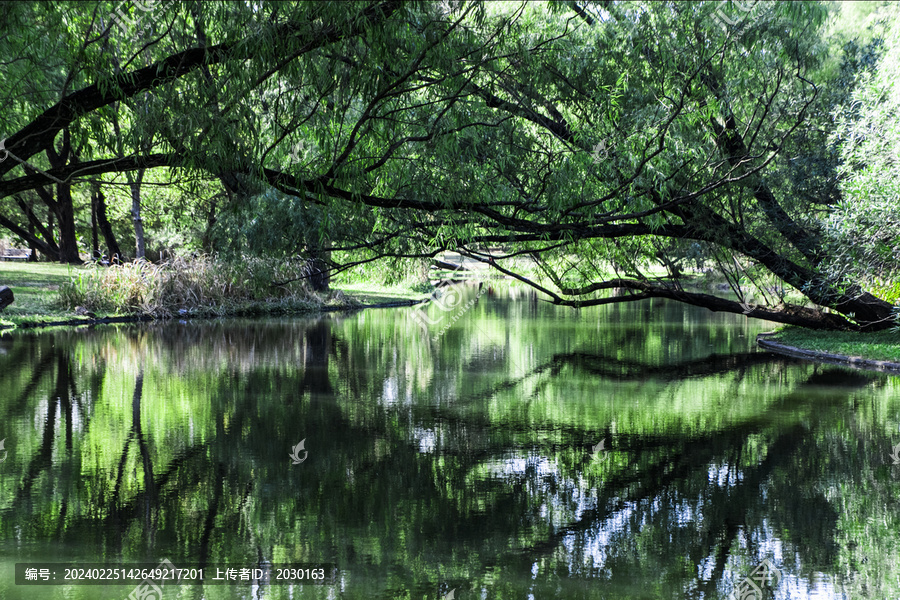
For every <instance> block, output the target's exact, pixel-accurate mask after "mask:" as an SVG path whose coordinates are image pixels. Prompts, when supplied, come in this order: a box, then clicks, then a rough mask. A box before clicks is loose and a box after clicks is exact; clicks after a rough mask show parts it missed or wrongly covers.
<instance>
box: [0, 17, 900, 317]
mask: <svg viewBox="0 0 900 600" xmlns="http://www.w3.org/2000/svg"><path fill="white" fill-rule="evenodd" d="M0 6H2V9H0V10H2V11H3V13H4V16H5V21H4V24H3V25H2V27H3V31H2V32H0V35H2V36H4V38H5V39H9V40H10V43H9V44H8V45H6V46H5V47H4V49H3V50H2V51H0V52H2V53H3V54H2V56H0V58H2V60H3V61H4V62H5V63H6V64H7V65H8V67H9V68H8V69H7V70H6V71H4V73H3V74H2V75H0V95H2V96H0V99H2V100H3V101H4V105H5V106H7V107H8V108H9V110H7V111H6V112H5V113H4V114H3V115H2V116H0V130H2V132H4V133H5V134H6V135H7V139H6V140H5V148H6V150H5V151H6V152H8V156H7V157H6V159H4V161H3V162H0V177H3V179H2V180H0V201H2V203H3V204H2V205H0V225H2V226H4V227H6V228H7V229H8V230H9V231H11V232H12V233H14V234H15V235H17V236H18V237H19V238H21V239H22V240H26V241H27V242H28V243H29V244H30V245H31V246H32V247H34V248H36V249H37V250H39V251H41V252H42V253H43V254H45V255H47V256H49V257H51V258H53V259H57V260H61V261H65V262H77V261H79V260H80V256H79V250H81V249H87V247H88V246H89V245H88V244H87V243H86V242H85V241H84V239H82V240H81V241H79V235H81V236H83V237H86V236H87V235H90V236H91V244H90V246H92V247H93V249H94V250H95V251H96V252H102V249H103V248H106V249H108V253H110V254H114V253H117V252H115V250H114V249H118V248H119V247H120V243H121V247H122V248H127V249H128V251H125V252H124V254H128V255H130V254H131V252H130V249H131V248H134V249H135V251H134V254H136V255H142V254H143V250H142V248H143V247H144V245H145V240H144V236H145V235H147V236H149V238H150V240H149V242H150V243H149V244H148V247H149V248H150V253H149V254H148V256H151V257H152V254H153V252H152V250H153V249H155V248H159V247H161V246H166V247H173V246H175V247H178V246H180V247H182V248H185V249H190V248H193V249H203V250H211V251H221V252H224V253H226V254H228V255H230V256H233V257H236V258H238V259H239V258H240V257H241V256H244V255H246V254H253V255H258V256H266V257H270V258H284V257H293V256H301V257H304V258H305V259H308V260H309V261H310V263H309V264H310V265H312V268H313V271H315V272H317V273H321V272H323V271H326V270H328V269H329V267H330V268H331V269H332V270H339V269H340V268H342V267H345V266H348V265H352V264H364V263H366V262H367V261H371V260H373V259H377V258H380V257H395V258H396V257H401V258H407V259H411V258H422V257H431V256H435V255H437V254H438V253H440V252H441V251H443V250H448V249H450V250H453V249H457V250H460V251H461V252H462V253H463V254H465V255H467V256H469V257H472V258H476V259H478V260H483V261H485V262H488V263H489V264H491V266H493V267H495V268H496V269H498V270H499V271H501V272H503V273H506V274H507V275H510V276H514V277H518V278H519V279H521V280H523V281H526V282H527V283H529V284H531V285H534V286H535V287H537V288H538V289H541V290H542V291H545V292H546V293H547V294H549V295H550V297H551V298H552V299H553V301H554V302H556V303H558V304H569V305H573V306H585V305H590V304H605V303H612V302H627V301H632V300H638V299H643V298H648V297H663V298H670V299H675V300H679V301H683V302H687V303H690V304H695V305H699V306H705V307H707V308H710V309H712V310H721V311H730V312H736V313H744V314H748V315H749V316H752V317H760V318H766V319H769V320H774V321H781V322H789V323H796V324H799V325H803V326H807V327H817V328H830V329H835V328H837V329H882V328H886V327H889V326H891V325H892V324H893V318H892V317H893V315H892V305H891V303H890V301H889V300H893V299H894V297H895V296H893V297H892V296H891V295H890V294H888V293H887V290H888V289H889V288H890V285H888V284H889V283H890V280H891V278H892V277H894V275H895V274H894V273H893V272H892V271H891V269H890V268H889V266H890V265H891V264H892V263H893V262H894V261H893V259H894V257H893V255H891V252H892V251H893V249H894V248H896V244H894V243H893V241H894V239H895V238H893V237H891V236H892V235H893V234H892V232H893V231H896V226H895V225H896V220H892V219H893V216H892V215H895V213H896V198H897V188H896V181H895V178H893V177H891V175H890V173H891V169H890V168H887V169H886V168H885V167H886V166H891V168H895V167H896V164H894V163H893V162H891V161H892V160H893V158H892V157H893V156H896V152H895V151H894V148H896V147H897V135H896V130H895V128H894V130H892V132H878V131H876V130H875V129H873V126H874V125H875V124H878V126H883V127H888V128H890V127H893V126H894V121H895V120H888V121H889V124H887V125H884V123H886V120H885V119H884V118H883V117H885V116H886V115H887V116H889V115H892V114H894V113H893V111H894V108H893V107H894V106H895V104H893V102H894V100H896V98H895V96H896V92H895V91H894V92H891V93H888V92H887V90H889V88H890V82H891V81H892V80H893V79H894V75H895V73H896V66H897V60H896V57H895V55H896V50H894V49H893V47H892V46H890V45H889V47H887V49H886V52H885V54H884V57H883V58H880V57H879V52H880V49H881V46H880V45H879V44H880V41H881V39H890V35H891V27H894V28H895V27H896V25H895V24H894V23H896V13H897V10H896V7H893V6H880V5H879V4H878V3H875V4H873V5H871V6H870V7H869V8H868V9H867V10H870V11H871V12H873V13H877V14H878V15H879V17H880V18H881V22H880V24H877V27H876V31H875V33H872V32H870V31H868V30H867V31H866V35H867V36H868V37H867V38H866V39H865V40H863V39H859V40H857V39H855V38H853V37H851V36H848V35H847V32H846V31H843V32H842V31H838V32H837V33H835V26H834V23H835V21H836V20H838V19H839V18H840V16H841V14H842V12H841V11H844V10H848V9H846V8H842V7H840V6H837V5H831V4H822V3H807V2H779V3H756V4H753V5H751V4H748V3H734V4H731V3H714V2H700V3H693V2H692V3H687V2H584V3H579V2H547V3H543V2H541V3H539V2H524V3H477V2H412V1H410V2H403V1H399V0H388V1H384V2H371V1H369V2H271V3H267V2H263V3H254V2H227V3H216V2H185V3H174V2H156V3H151V2H141V3H136V4H135V5H133V6H132V5H130V4H125V5H123V6H125V9H121V8H120V7H119V5H118V4H116V3H109V2H95V3H67V2H62V3H54V4H42V3H33V4H32V3H13V2H4V3H2V4H0ZM116 10H120V11H122V10H124V11H125V14H127V15H129V16H130V19H122V18H120V17H121V15H122V14H123V13H122V12H120V13H119V17H115V16H114V15H115V14H116ZM854 10H859V9H854ZM864 25H865V24H864ZM838 29H839V28H838ZM48 65H49V66H48ZM32 74H33V76H32ZM891 94H893V95H891ZM860 131H868V132H869V134H868V136H861V135H858V132H860ZM855 132H856V133H855ZM873 134H874V135H873ZM879 157H880V158H879ZM148 188H151V189H152V190H153V191H150V192H148V191H147V189H148ZM873 190H877V192H873ZM107 196H108V197H109V198H110V199H113V198H114V200H109V206H113V207H115V208H114V211H115V212H113V211H109V212H112V215H111V216H110V215H108V214H107V213H108V208H107V206H108V204H107V198H106V197H107ZM88 207H89V209H88ZM126 211H127V212H126ZM88 214H89V215H90V217H91V218H90V221H91V222H90V225H88V224H87V222H86V220H87V215H88ZM126 214H127V218H128V219H130V221H131V224H129V223H128V222H127V221H126V220H125V218H124V217H125V215H126ZM886 216H887V217H890V218H884V217H886ZM145 219H146V220H147V222H146V225H145ZM872 222H877V223H878V224H879V227H882V228H883V231H882V230H879V231H876V232H875V233H876V235H875V236H874V237H872V235H871V234H872V231H871V227H869V226H868V225H866V223H872ZM867 228H868V229H867ZM145 229H146V231H147V233H146V234H145V233H144V230H145ZM56 230H58V231H56ZM131 231H133V232H134V241H133V245H132V244H131V243H129V244H128V245H125V244H124V243H122V242H121V239H122V238H123V237H124V236H125V235H126V232H129V233H128V235H129V236H130V235H131V233H130V232H131ZM101 237H102V238H103V239H102V241H101V239H100V238H101ZM847 238H849V239H856V238H871V240H872V241H871V243H868V242H867V243H865V244H862V245H859V249H858V251H855V252H846V251H845V248H847V244H846V239H847ZM118 253H119V254H122V253H123V252H122V251H121V250H119V252H118ZM687 260H690V261H692V262H693V263H695V264H697V265H700V266H712V267H714V268H716V269H718V270H719V271H721V272H722V273H723V274H724V275H725V276H726V277H727V278H728V280H729V282H730V283H731V287H732V291H733V292H734V293H733V294H729V295H728V296H712V295H709V294H705V293H700V292H697V291H688V289H687V288H686V284H687V281H686V280H685V279H684V269H683V266H684V264H686V263H685V261H687ZM654 265H657V266H663V267H665V268H666V269H667V270H668V273H669V276H668V277H666V278H659V277H653V276H652V275H651V270H652V268H653V266H654ZM319 283H320V284H322V285H326V284H327V280H322V281H320V282H319ZM873 291H874V292H876V294H874V295H873V293H871V292H873ZM792 292H793V293H794V294H796V295H802V296H803V297H804V301H803V302H801V303H798V301H797V299H796V297H792V296H791V293H792ZM735 298H736V299H735ZM822 307H825V308H829V309H831V312H827V311H822V310H821V308H822Z"/></svg>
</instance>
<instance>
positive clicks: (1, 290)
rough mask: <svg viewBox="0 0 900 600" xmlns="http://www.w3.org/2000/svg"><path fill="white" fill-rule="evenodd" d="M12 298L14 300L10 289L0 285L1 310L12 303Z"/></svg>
mask: <svg viewBox="0 0 900 600" xmlns="http://www.w3.org/2000/svg"><path fill="white" fill-rule="evenodd" d="M13 300H15V298H14V297H13V293H12V290H11V289H9V288H8V287H6V286H3V287H0V310H3V309H4V308H6V307H7V306H9V305H10V304H12V303H13Z"/></svg>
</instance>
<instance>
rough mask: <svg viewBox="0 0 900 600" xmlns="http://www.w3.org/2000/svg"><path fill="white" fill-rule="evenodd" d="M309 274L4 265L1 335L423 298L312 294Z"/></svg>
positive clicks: (385, 292) (359, 287)
mask: <svg viewBox="0 0 900 600" xmlns="http://www.w3.org/2000/svg"><path fill="white" fill-rule="evenodd" d="M305 269H306V267H305V265H304V264H303V263H300V262H290V261H284V262H278V263H276V262H273V261H263V260H256V259H249V260H246V261H244V262H241V263H237V264H228V263H223V262H218V261H216V260H214V259H211V258H208V257H201V258H197V259H192V260H190V261H186V260H181V259H176V260H175V261H172V262H170V263H167V264H164V265H154V264H150V263H131V264H126V265H121V266H112V267H97V266H94V265H86V266H77V267H72V266H67V265H59V264H53V263H25V262H0V286H8V287H9V288H10V289H12V291H13V294H14V295H15V301H14V302H13V304H12V305H11V306H8V307H6V309H4V310H3V311H2V312H0V328H9V327H18V326H32V325H40V324H43V323H59V322H62V321H86V322H87V321H91V320H92V319H100V318H106V317H110V318H117V317H138V316H140V317H152V318H167V317H177V318H184V317H193V316H268V315H284V314H302V313H310V312H318V311H321V310H333V309H341V308H352V307H354V306H360V305H363V304H374V303H380V302H395V301H402V300H411V299H419V298H421V297H424V296H425V294H421V293H414V292H411V291H409V290H404V289H401V288H398V289H393V288H380V287H378V286H375V287H372V286H369V287H366V285H365V284H355V285H350V286H347V287H346V289H345V288H344V286H340V285H336V286H333V288H334V289H333V290H332V291H330V292H325V293H317V292H312V291H310V290H309V288H308V286H307V285H306V283H305V282H306V280H305V279H302V277H303V276H304V275H306V274H307V272H306V270H305ZM273 282H278V283H280V284H281V285H273Z"/></svg>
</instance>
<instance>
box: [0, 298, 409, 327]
mask: <svg viewBox="0 0 900 600" xmlns="http://www.w3.org/2000/svg"><path fill="white" fill-rule="evenodd" d="M422 302H425V300H400V301H397V302H382V303H379V304H359V305H355V306H323V307H322V308H318V309H316V310H310V311H307V312H296V313H289V314H287V315H277V316H310V315H315V314H319V313H326V312H339V311H346V312H350V311H354V310H362V309H364V308H394V307H398V306H415V305H416V304H421V303H422ZM255 316H257V317H267V316H271V315H255ZM215 318H241V315H239V314H224V315H209V314H201V315H190V314H188V315H178V316H175V317H150V316H147V315H134V316H126V317H102V318H98V319H88V318H86V319H68V320H66V321H26V322H23V323H19V324H17V325H14V326H13V325H3V324H0V331H3V330H5V329H41V328H44V327H92V326H95V325H108V324H112V323H141V322H146V321H170V320H172V321H174V320H188V319H191V320H196V319H215Z"/></svg>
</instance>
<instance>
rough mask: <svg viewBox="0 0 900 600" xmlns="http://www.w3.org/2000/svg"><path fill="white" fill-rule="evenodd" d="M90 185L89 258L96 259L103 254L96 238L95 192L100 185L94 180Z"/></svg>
mask: <svg viewBox="0 0 900 600" xmlns="http://www.w3.org/2000/svg"><path fill="white" fill-rule="evenodd" d="M91 187H92V188H93V189H92V194H91V259H92V260H97V259H99V258H102V256H103V255H102V254H101V253H100V244H99V242H98V240H97V192H99V191H100V186H99V184H98V183H97V182H96V181H94V182H92V184H91Z"/></svg>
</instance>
